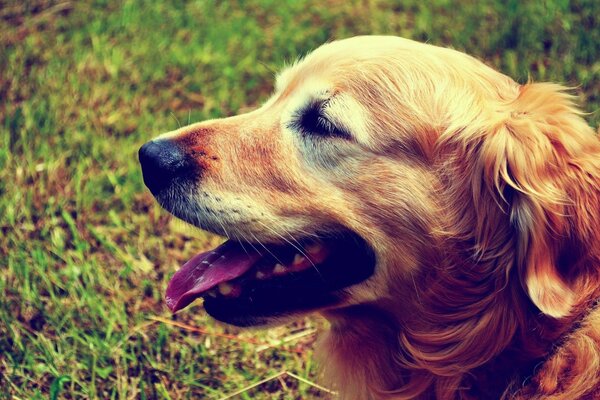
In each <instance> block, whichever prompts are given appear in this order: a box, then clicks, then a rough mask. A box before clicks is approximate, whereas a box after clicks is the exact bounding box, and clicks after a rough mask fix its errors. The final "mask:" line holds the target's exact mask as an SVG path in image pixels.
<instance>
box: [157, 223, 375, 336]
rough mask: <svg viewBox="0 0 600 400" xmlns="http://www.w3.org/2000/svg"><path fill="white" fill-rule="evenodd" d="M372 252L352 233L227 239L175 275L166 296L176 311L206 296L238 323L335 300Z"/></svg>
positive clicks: (213, 311)
mask: <svg viewBox="0 0 600 400" xmlns="http://www.w3.org/2000/svg"><path fill="white" fill-rule="evenodd" d="M374 269H375V256H374V253H373V251H372V250H371V248H370V247H369V246H368V245H367V243H366V242H365V241H364V240H363V239H362V238H361V237H360V236H358V235H356V234H354V233H349V232H348V233H344V234H342V235H336V237H328V238H324V239H319V240H300V241H298V242H290V243H288V244H255V243H246V242H238V241H234V240H228V241H227V242H225V243H223V244H222V245H220V246H218V247H217V248H215V249H213V250H211V251H208V252H205V253H201V254H198V255H196V256H195V257H193V258H192V259H190V260H189V261H188V262H186V263H185V264H184V265H183V266H182V267H181V268H180V269H179V271H177V272H176V273H175V275H173V277H172V278H171V281H170V282H169V285H168V287H167V293H166V302H167V306H168V307H169V308H170V309H171V311H173V312H176V311H178V310H181V309H182V308H184V307H186V306H188V305H189V304H190V303H192V302H193V301H194V300H195V299H197V298H200V297H202V298H204V307H205V309H206V311H207V312H208V313H209V314H210V315H211V316H213V317H214V318H216V319H218V320H220V321H223V322H227V323H230V324H233V325H238V326H250V325H261V324H266V323H269V322H270V321H272V320H273V318H277V317H282V316H285V315H289V314H293V313H295V312H302V311H310V310H315V309H318V308H323V307H328V306H332V305H336V304H338V303H340V302H342V301H343V299H344V294H343V291H341V290H340V289H343V288H346V287H348V286H351V285H354V284H357V283H359V282H361V281H363V280H365V279H367V278H368V277H369V276H371V275H372V274H373V271H374Z"/></svg>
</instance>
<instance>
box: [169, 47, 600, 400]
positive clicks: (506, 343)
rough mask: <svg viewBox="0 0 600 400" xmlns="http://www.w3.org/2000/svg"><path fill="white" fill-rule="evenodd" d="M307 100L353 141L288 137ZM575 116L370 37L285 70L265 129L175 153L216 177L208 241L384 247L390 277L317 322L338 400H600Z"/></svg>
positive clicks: (538, 96)
mask: <svg viewBox="0 0 600 400" xmlns="http://www.w3.org/2000/svg"><path fill="white" fill-rule="evenodd" d="M311 98H327V99H330V100H328V101H329V103H328V107H329V110H328V112H329V117H330V118H331V119H332V120H333V121H334V122H335V123H336V124H339V125H340V126H343V127H344V128H345V129H346V130H347V131H348V132H350V134H351V137H350V138H344V139H340V138H327V137H308V138H306V137H300V135H299V134H298V133H297V132H292V131H291V129H290V128H289V126H288V125H287V124H286V122H287V121H288V120H289V118H290V115H293V113H294V112H295V110H297V109H298V107H300V105H301V104H303V103H305V102H306V101H307V99H311ZM573 101H574V99H573V97H572V96H571V95H569V94H567V92H566V89H565V88H563V87H561V86H559V85H555V84H548V83H527V84H524V85H519V84H517V83H515V82H514V81H513V80H512V79H510V78H508V77H507V76H505V75H502V74H500V73H498V72H496V71H494V70H493V69H491V68H489V67H487V66H486V65H484V64H483V63H481V62H479V61H477V60H475V59H473V58H471V57H469V56H467V55H465V54H462V53H459V52H457V51H454V50H450V49H443V48H439V47H435V46H431V45H426V44H421V43H416V42H412V41H409V40H405V39H400V38H393V37H357V38H352V39H347V40H343V41H339V42H333V43H330V44H326V45H324V46H322V47H321V48H319V49H317V50H316V51H314V52H313V53H311V54H310V55H308V56H307V57H306V58H305V59H304V60H302V61H301V62H298V63H296V64H294V65H293V66H291V67H289V68H288V69H286V71H284V73H282V74H281V75H280V76H279V78H278V82H277V88H276V91H275V94H274V95H273V97H272V98H271V99H270V100H269V101H267V102H266V103H265V104H264V105H263V106H262V107H261V108H259V109H258V110H256V111H253V112H251V113H248V114H243V115H240V116H236V117H232V118H226V119H221V120H214V121H207V122H203V123H200V124H194V125H191V126H189V127H186V128H182V129H180V130H178V131H175V132H173V133H169V134H167V135H166V136H165V137H169V138H171V139H173V140H177V141H179V142H181V143H183V144H184V145H185V146H186V148H187V149H190V151H193V152H194V154H196V158H197V161H198V163H200V164H201V165H202V168H203V174H202V182H201V184H200V188H201V193H200V194H198V196H199V197H198V199H197V200H198V201H199V202H202V204H203V206H204V207H206V208H210V209H211V210H218V213H217V212H215V213H214V214H215V215H216V214H219V215H222V217H220V218H221V219H219V220H217V217H215V216H210V215H209V216H205V217H202V218H204V220H202V221H200V222H201V224H202V225H203V226H212V227H214V228H213V229H212V230H214V231H217V232H222V233H224V234H228V235H230V236H233V237H241V238H244V239H246V240H251V241H253V240H256V241H258V240H261V241H277V240H280V239H281V237H283V236H285V235H289V234H291V235H295V236H302V235H310V234H312V233H313V232H314V227H331V229H332V230H333V229H335V227H336V226H344V227H346V228H348V229H351V230H353V231H355V232H356V233H358V234H359V235H360V236H362V237H363V238H364V239H366V240H367V242H368V243H369V244H370V245H371V246H372V248H373V250H374V251H375V254H376V255H377V260H378V263H377V266H376V271H375V274H374V275H373V276H372V277H371V278H369V279H368V280H367V281H365V282H363V283H361V284H358V285H355V286H352V287H350V288H347V289H346V290H345V291H344V292H345V295H346V298H347V301H346V302H345V303H344V304H341V305H340V306H339V307H335V308H331V309H327V310H322V311H321V312H322V314H323V315H324V316H325V317H326V318H327V319H328V320H329V321H330V323H331V329H330V330H329V332H327V333H325V334H324V335H323V337H321V339H320V343H319V347H318V349H317V354H318V356H319V358H320V360H321V364H322V366H323V368H324V376H325V379H326V380H327V381H328V382H329V383H330V384H331V385H332V386H333V387H334V388H336V389H337V390H339V392H340V395H341V397H342V398H343V399H357V400H367V399H413V398H418V399H433V398H437V399H458V398H460V399H494V398H500V397H502V396H504V398H518V399H543V398H552V399H579V398H590V399H591V398H600V397H598V396H600V378H599V376H600V311H596V309H595V308H593V307H594V306H595V301H596V299H597V298H598V296H599V295H600V293H599V291H600V277H599V272H600V192H599V187H600V142H599V140H598V138H597V136H596V135H595V134H594V132H593V130H592V129H591V128H590V127H589V126H588V125H587V123H586V122H585V121H584V120H583V119H582V118H581V112H580V111H579V110H578V109H577V107H576V106H575V105H574V102H573ZM234 210H235V212H234ZM240 210H241V211H240ZM211 215H212V214H211ZM223 215H224V216H223ZM217 222H218V223H217ZM585 396H587V397H585Z"/></svg>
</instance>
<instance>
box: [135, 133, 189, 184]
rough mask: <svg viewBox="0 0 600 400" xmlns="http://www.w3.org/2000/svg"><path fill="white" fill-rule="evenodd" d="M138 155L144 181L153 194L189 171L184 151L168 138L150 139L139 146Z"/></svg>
mask: <svg viewBox="0 0 600 400" xmlns="http://www.w3.org/2000/svg"><path fill="white" fill-rule="evenodd" d="M138 156H139V159H140V164H141V165H142V175H143V177H144V183H145V184H146V186H148V189H150V191H151V192H152V194H154V195H157V194H158V193H159V192H160V191H162V190H164V189H166V188H167V187H169V186H170V184H171V183H172V182H173V180H174V179H175V178H178V177H183V176H186V175H187V174H188V173H189V172H191V171H190V168H191V164H190V162H189V160H188V157H187V156H186V154H185V152H184V151H183V150H182V149H181V148H180V147H179V146H178V145H177V144H175V143H173V142H172V141H170V140H151V141H149V142H148V143H146V144H144V145H143V146H142V147H140V150H139V154H138Z"/></svg>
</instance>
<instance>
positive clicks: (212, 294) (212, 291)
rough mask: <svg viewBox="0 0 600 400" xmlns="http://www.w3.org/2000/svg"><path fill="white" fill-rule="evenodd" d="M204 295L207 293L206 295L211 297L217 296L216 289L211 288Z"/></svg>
mask: <svg viewBox="0 0 600 400" xmlns="http://www.w3.org/2000/svg"><path fill="white" fill-rule="evenodd" d="M206 295H207V296H208V297H213V298H214V297H217V291H216V290H214V289H212V290H209V291H208V292H207V293H206Z"/></svg>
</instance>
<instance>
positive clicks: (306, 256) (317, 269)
mask: <svg viewBox="0 0 600 400" xmlns="http://www.w3.org/2000/svg"><path fill="white" fill-rule="evenodd" d="M258 222H259V223H260V224H261V225H262V226H263V227H265V228H267V229H269V230H270V231H271V232H272V233H274V234H275V235H277V236H279V237H280V238H281V239H283V240H284V241H285V242H287V243H288V244H290V245H291V246H292V247H293V248H295V249H296V250H298V252H299V253H300V254H302V255H303V256H304V257H305V258H306V259H307V260H308V261H309V262H310V263H311V265H312V267H313V268H314V269H315V271H317V273H318V274H319V276H320V277H321V279H323V275H321V271H319V268H317V266H316V265H315V263H314V262H313V261H312V260H311V259H310V257H309V256H308V255H307V254H306V253H305V252H304V251H303V250H302V249H301V248H300V247H299V246H296V245H295V244H294V243H292V242H290V241H289V240H288V239H286V238H285V237H284V236H282V235H281V234H280V233H279V232H277V231H275V230H274V229H273V228H271V227H270V226H268V225H267V224H265V223H263V222H262V221H258Z"/></svg>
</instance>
